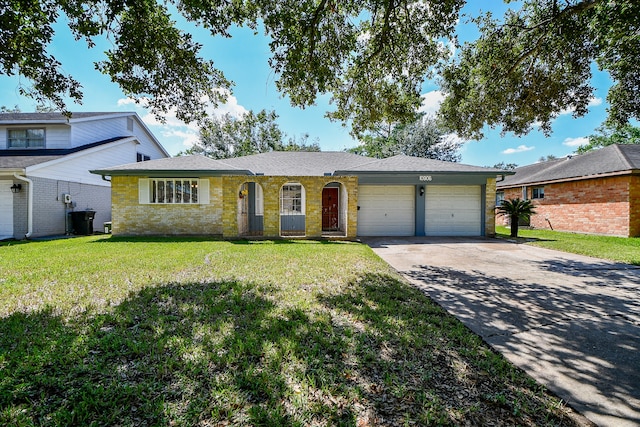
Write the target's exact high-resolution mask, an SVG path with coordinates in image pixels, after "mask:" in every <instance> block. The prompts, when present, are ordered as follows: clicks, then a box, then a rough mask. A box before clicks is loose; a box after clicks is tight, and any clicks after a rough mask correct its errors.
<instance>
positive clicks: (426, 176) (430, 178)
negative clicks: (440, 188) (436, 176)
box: [420, 175, 433, 181]
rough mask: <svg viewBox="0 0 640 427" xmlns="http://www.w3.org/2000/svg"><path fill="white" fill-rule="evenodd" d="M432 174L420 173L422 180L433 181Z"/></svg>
mask: <svg viewBox="0 0 640 427" xmlns="http://www.w3.org/2000/svg"><path fill="white" fill-rule="evenodd" d="M432 180H433V178H432V177H431V175H420V181H432Z"/></svg>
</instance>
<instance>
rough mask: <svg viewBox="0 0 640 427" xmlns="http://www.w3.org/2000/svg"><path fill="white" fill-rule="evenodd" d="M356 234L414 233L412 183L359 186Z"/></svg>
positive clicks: (413, 191) (392, 234) (409, 234)
mask: <svg viewBox="0 0 640 427" xmlns="http://www.w3.org/2000/svg"><path fill="white" fill-rule="evenodd" d="M358 206H359V207H360V209H359V210H358V235H359V236H413V235H414V234H415V187H414V186H413V185H361V186H360V187H359V190H358Z"/></svg>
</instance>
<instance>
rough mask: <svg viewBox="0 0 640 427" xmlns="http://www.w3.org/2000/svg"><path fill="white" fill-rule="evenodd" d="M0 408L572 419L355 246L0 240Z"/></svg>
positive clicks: (102, 420)
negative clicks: (12, 241) (4, 241)
mask: <svg viewBox="0 0 640 427" xmlns="http://www.w3.org/2000/svg"><path fill="white" fill-rule="evenodd" d="M0 277H1V282H0V425H12V426H34V425H38V426H59V425H65V426H66V425H83V426H84V425H89V426H90V425H96V426H97V425H123V426H156V425H172V426H193V425H241V426H244V425H246V426H249V425H251V426H256V425H260V426H308V425H331V426H333V425H336V426H358V427H363V426H373V425H394V426H396V425H464V424H471V425H487V424H492V425H493V424H500V425H573V422H572V420H571V418H570V416H569V414H570V410H569V409H567V408H566V407H564V406H563V405H562V402H560V401H559V400H558V399H557V398H554V397H553V396H550V395H549V394H548V392H547V391H546V390H545V389H544V388H542V387H541V386H539V385H538V384H536V383H535V382H534V381H533V380H531V379H530V378H529V377H527V376H526V375H525V374H524V373H522V372H521V371H520V370H518V369H516V368H515V367H513V366H512V365H511V364H509V363H508V362H507V361H506V360H505V359H504V358H502V357H501V356H500V355H498V354H496V353H494V352H492V351H491V350H490V349H489V348H488V347H487V346H486V345H485V344H484V343H483V342H482V340H481V339H480V338H479V337H477V336H476V335H474V334H472V333H471V332H470V331H469V330H468V329H466V328H465V327H464V326H463V325H462V324H461V323H460V322H458V321H457V320H456V319H455V318H453V317H452V316H450V315H448V314H447V313H446V312H444V311H443V310H442V309H441V308H440V307H439V306H437V305H435V304H434V303H433V302H432V301H431V300H429V299H428V298H427V297H425V296H424V295H423V294H422V293H421V292H419V291H418V290H417V289H415V288H413V287H411V286H410V285H408V284H407V283H406V282H405V281H403V280H402V279H400V277H399V276H397V275H396V274H395V273H394V272H392V271H391V270H390V269H389V267H388V266H387V265H386V264H385V263H383V262H382V261H381V260H380V259H379V258H378V257H376V256H375V255H374V254H373V252H372V251H371V250H370V249H369V248H368V247H366V246H364V245H360V244H356V243H337V242H336V243H330V242H305V241H296V242H287V241H281V242H280V241H278V242H270V241H264V242H251V243H249V242H222V241H211V240H205V239H179V240H168V239H118V238H113V237H111V238H109V237H105V236H93V237H82V238H76V239H70V240H58V241H51V242H30V243H15V242H14V243H9V244H7V243H3V244H2V245H0Z"/></svg>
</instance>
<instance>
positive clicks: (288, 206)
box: [280, 184, 304, 215]
mask: <svg viewBox="0 0 640 427" xmlns="http://www.w3.org/2000/svg"><path fill="white" fill-rule="evenodd" d="M280 215H304V187H302V185H301V184H285V185H283V186H282V189H281V190H280Z"/></svg>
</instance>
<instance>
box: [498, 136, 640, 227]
mask: <svg viewBox="0 0 640 427" xmlns="http://www.w3.org/2000/svg"><path fill="white" fill-rule="evenodd" d="M514 172H515V175H511V176H507V177H506V178H505V179H504V180H503V181H500V182H498V183H497V197H498V200H500V199H512V198H516V197H519V198H525V199H531V200H533V202H534V204H535V205H536V212H537V214H536V215H533V216H532V217H531V223H530V225H531V226H532V227H534V228H546V229H554V230H559V231H572V232H577V233H593V234H604V235H614V236H625V237H639V236H640V145H610V146H608V147H605V148H602V149H600V150H597V151H592V152H589V153H586V154H581V155H575V156H569V157H567V158H563V159H557V160H552V161H548V162H540V163H535V164H533V165H528V166H523V167H520V168H517V169H515V171H514ZM497 221H498V222H499V223H502V224H504V223H506V218H503V217H501V216H498V217H497Z"/></svg>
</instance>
